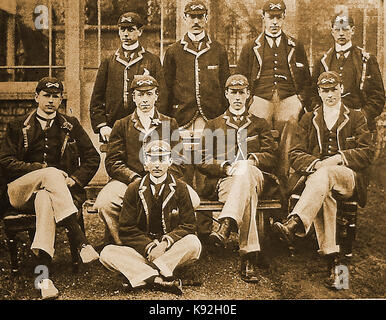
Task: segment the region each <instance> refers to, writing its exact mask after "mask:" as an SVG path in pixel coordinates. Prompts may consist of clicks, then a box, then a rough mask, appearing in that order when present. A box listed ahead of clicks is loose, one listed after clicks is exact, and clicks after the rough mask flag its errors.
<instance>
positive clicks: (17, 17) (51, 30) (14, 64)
mask: <svg viewBox="0 0 386 320" xmlns="http://www.w3.org/2000/svg"><path fill="white" fill-rule="evenodd" d="M5 3H9V4H0V41H1V43H5V46H1V47H0V81H1V82H9V81H11V82H20V81H23V82H24V81H27V82H29V81H38V80H39V79H40V78H42V77H44V76H56V77H58V78H60V79H62V80H63V79H64V69H65V59H64V44H65V28H64V18H65V17H64V11H65V10H64V3H65V0H16V1H14V2H12V1H10V2H5Z"/></svg>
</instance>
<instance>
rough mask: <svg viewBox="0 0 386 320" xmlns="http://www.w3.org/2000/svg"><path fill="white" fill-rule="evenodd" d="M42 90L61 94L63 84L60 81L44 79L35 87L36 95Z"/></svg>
mask: <svg viewBox="0 0 386 320" xmlns="http://www.w3.org/2000/svg"><path fill="white" fill-rule="evenodd" d="M42 90H44V91H46V92H48V93H59V92H60V93H62V92H63V83H62V81H60V80H59V79H57V78H54V77H44V78H42V79H40V80H39V82H38V84H37V86H36V93H39V92H40V91H42Z"/></svg>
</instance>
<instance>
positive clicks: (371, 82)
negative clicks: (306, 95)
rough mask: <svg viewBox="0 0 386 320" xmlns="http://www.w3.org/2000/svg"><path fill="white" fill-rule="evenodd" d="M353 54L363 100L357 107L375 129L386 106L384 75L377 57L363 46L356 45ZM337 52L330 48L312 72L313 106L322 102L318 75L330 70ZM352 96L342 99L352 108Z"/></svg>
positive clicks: (371, 127)
mask: <svg viewBox="0 0 386 320" xmlns="http://www.w3.org/2000/svg"><path fill="white" fill-rule="evenodd" d="M351 52H352V55H353V61H354V67H355V71H356V79H355V82H356V84H357V86H358V88H359V92H360V97H361V100H362V105H361V106H355V108H358V109H363V110H364V112H365V115H366V118H367V120H368V121H369V128H370V129H375V121H374V118H375V117H377V116H379V115H380V114H381V113H382V111H383V108H384V106H385V88H384V86H383V81H382V75H381V72H380V70H379V65H378V62H377V59H376V58H375V57H374V56H373V55H371V54H369V53H368V52H366V51H365V50H364V49H363V48H360V47H358V46H355V47H353V48H352V51H351ZM334 53H335V50H334V48H330V49H329V50H328V51H327V52H326V53H324V54H323V56H322V57H321V58H320V59H319V60H318V61H317V63H316V64H315V68H314V70H313V73H312V106H313V107H315V106H316V105H318V104H320V97H319V94H318V88H317V81H318V77H319V75H320V74H321V73H323V72H324V71H329V70H330V66H331V61H332V58H333V55H334ZM349 99H350V96H349V95H348V96H346V97H343V98H342V100H343V102H344V103H345V101H347V105H348V106H350V108H352V106H351V104H349Z"/></svg>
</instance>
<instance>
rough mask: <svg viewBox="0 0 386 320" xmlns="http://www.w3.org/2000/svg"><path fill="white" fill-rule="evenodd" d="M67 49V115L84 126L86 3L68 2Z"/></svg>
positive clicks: (76, 0)
mask: <svg viewBox="0 0 386 320" xmlns="http://www.w3.org/2000/svg"><path fill="white" fill-rule="evenodd" d="M65 3H66V9H65V10H66V11H65V14H66V27H65V28H66V40H65V41H66V49H65V63H66V73H65V83H66V88H65V91H66V92H67V110H66V113H67V114H68V115H71V116H75V117H76V118H77V119H79V121H80V122H81V123H82V124H83V121H84V120H85V119H86V118H85V112H82V111H83V110H81V106H82V105H83V101H82V98H81V97H82V94H81V83H82V74H83V43H84V31H83V29H84V28H83V24H84V17H83V12H84V1H83V0H67V1H66V2H65Z"/></svg>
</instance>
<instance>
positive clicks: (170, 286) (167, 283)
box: [151, 276, 183, 295]
mask: <svg viewBox="0 0 386 320" xmlns="http://www.w3.org/2000/svg"><path fill="white" fill-rule="evenodd" d="M151 285H152V287H153V288H154V289H156V290H160V291H164V292H169V293H173V294H176V295H182V293H183V291H182V281H181V280H180V279H175V280H173V279H164V278H161V277H159V276H157V277H155V278H154V279H153V283H152V284H151Z"/></svg>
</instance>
